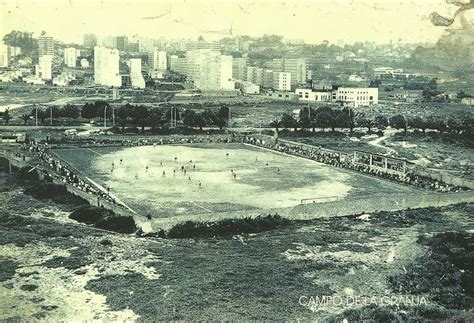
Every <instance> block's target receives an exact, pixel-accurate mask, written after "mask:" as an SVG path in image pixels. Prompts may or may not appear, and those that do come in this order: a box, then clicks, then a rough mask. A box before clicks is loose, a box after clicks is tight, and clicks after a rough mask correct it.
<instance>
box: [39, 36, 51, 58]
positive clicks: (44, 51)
mask: <svg viewBox="0 0 474 323" xmlns="http://www.w3.org/2000/svg"><path fill="white" fill-rule="evenodd" d="M43 55H54V41H53V37H50V36H46V35H42V36H39V37H38V56H40V57H41V56H43Z"/></svg>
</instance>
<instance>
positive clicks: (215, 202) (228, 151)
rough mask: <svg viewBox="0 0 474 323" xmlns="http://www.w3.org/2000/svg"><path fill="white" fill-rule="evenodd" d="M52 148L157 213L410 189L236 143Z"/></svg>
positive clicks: (272, 204)
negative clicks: (182, 168)
mask: <svg viewBox="0 0 474 323" xmlns="http://www.w3.org/2000/svg"><path fill="white" fill-rule="evenodd" d="M55 152H56V154H57V155H58V156H60V157H61V158H62V159H64V160H66V161H67V162H69V163H70V164H71V165H72V166H73V167H75V168H76V169H77V170H79V171H80V172H81V173H82V174H84V175H85V176H88V177H89V178H91V179H92V180H94V181H95V182H98V183H99V184H101V185H104V186H108V187H110V191H111V193H112V194H115V195H116V196H117V197H118V198H119V199H120V200H122V201H123V202H125V203H126V204H127V205H129V206H130V207H131V208H132V209H134V210H136V211H137V212H139V213H141V214H150V215H152V216H153V217H157V218H158V217H161V218H162V217H169V216H176V215H181V214H182V215H190V214H206V213H208V214H212V213H217V212H228V211H241V210H249V209H253V210H257V209H262V210H268V209H274V208H283V207H292V206H295V205H297V204H299V203H300V201H301V199H305V198H311V199H314V198H320V199H321V201H324V200H325V199H326V198H329V197H338V198H346V197H351V196H360V195H368V194H390V193H396V192H407V193H408V192H413V191H414V189H413V188H411V187H408V186H403V185H398V184H396V183H392V182H387V181H382V180H379V179H376V178H373V177H368V176H365V175H362V174H357V173H353V172H347V171H342V170H339V169H337V168H334V167H330V166H326V165H322V164H319V163H316V162H313V161H310V160H305V159H301V158H295V157H291V156H286V155H281V154H277V153H273V152H269V151H265V150H261V149H258V148H254V147H249V146H243V145H240V144H222V145H216V144H212V145H207V144H201V145H193V146H185V145H180V146H148V147H131V148H122V149H121V148H100V149H96V148H93V149H88V148H78V149H62V150H55ZM175 157H176V160H175ZM120 159H122V160H123V162H122V163H120ZM112 163H113V164H114V167H113V169H112ZM146 167H148V169H146ZM181 167H184V169H185V170H186V174H185V173H184V171H182V170H181ZM231 170H232V171H233V172H234V173H235V174H236V178H234V176H233V173H232V172H231ZM163 172H164V175H163ZM199 183H201V186H199Z"/></svg>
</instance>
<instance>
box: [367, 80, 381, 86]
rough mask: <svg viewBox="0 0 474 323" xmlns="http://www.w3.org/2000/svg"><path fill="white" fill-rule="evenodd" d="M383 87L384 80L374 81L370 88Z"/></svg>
mask: <svg viewBox="0 0 474 323" xmlns="http://www.w3.org/2000/svg"><path fill="white" fill-rule="evenodd" d="M381 85H382V80H379V79H377V80H373V81H370V84H369V87H376V88H378V87H380V86H381Z"/></svg>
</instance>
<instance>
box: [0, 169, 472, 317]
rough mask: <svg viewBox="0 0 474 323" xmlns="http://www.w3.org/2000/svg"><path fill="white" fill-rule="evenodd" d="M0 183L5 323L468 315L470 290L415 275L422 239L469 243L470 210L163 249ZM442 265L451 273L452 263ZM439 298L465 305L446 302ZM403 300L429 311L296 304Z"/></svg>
mask: <svg viewBox="0 0 474 323" xmlns="http://www.w3.org/2000/svg"><path fill="white" fill-rule="evenodd" d="M0 186H1V190H0V191H1V192H0V205H1V209H0V255H1V256H0V266H1V268H2V270H1V274H0V298H1V301H0V319H2V320H12V321H18V320H22V321H31V320H34V319H46V320H72V319H76V320H77V319H79V318H81V319H84V320H87V319H110V320H119V319H120V320H151V319H160V320H179V319H187V320H190V319H207V320H220V319H227V320H229V319H255V320H257V319H258V320H272V319H273V320H276V319H282V320H295V319H305V320H308V319H329V320H341V319H343V318H348V319H364V318H365V319H367V318H369V319H370V318H372V319H375V320H379V321H383V320H387V319H408V318H409V319H413V320H415V319H418V320H423V319H443V318H444V319H447V318H453V317H456V318H462V319H465V320H468V319H470V318H472V301H471V300H472V297H473V295H472V291H469V290H463V289H462V285H461V283H460V281H458V280H456V279H455V276H452V275H449V274H448V275H446V274H445V276H443V275H441V273H439V276H436V279H437V280H438V281H440V282H441V283H442V284H441V285H439V284H433V289H431V288H430V285H429V284H428V285H427V287H426V286H425V285H426V284H425V285H422V278H423V277H425V278H433V277H435V276H433V275H435V274H436V275H438V273H433V272H432V271H431V270H430V267H429V266H423V264H427V265H430V266H432V265H433V264H441V260H440V259H441V258H439V257H437V258H434V257H433V256H432V255H433V253H434V254H436V255H437V254H438V253H437V252H438V251H437V249H433V248H434V247H433V245H432V244H431V245H430V243H426V241H427V240H429V241H431V240H430V239H431V237H432V236H433V235H434V234H437V233H440V232H445V231H469V230H471V233H470V234H469V233H466V234H467V235H468V236H469V235H470V237H471V239H472V230H473V228H474V225H473V220H472V216H471V214H472V213H473V211H474V205H459V206H452V207H446V208H442V209H424V210H408V211H402V212H395V213H393V212H392V213H388V212H384V213H378V214H367V215H362V216H349V217H340V218H330V219H319V220H312V221H307V222H295V223H293V224H292V225H290V226H288V227H286V228H283V229H278V230H275V231H268V232H264V233H259V234H247V235H237V236H233V237H229V238H220V239H217V238H214V239H213V238H207V239H181V240H163V239H154V238H137V237H135V236H132V235H123V234H116V233H111V232H106V231H103V230H98V229H94V228H92V227H89V226H86V225H82V224H78V223H75V222H74V221H72V220H69V219H68V218H67V215H68V213H69V212H70V211H71V210H72V209H73V208H74V207H75V206H71V205H67V204H59V203H57V202H53V201H50V200H39V199H35V198H33V197H31V196H28V195H24V194H23V193H22V191H23V188H22V186H21V185H19V184H18V183H17V182H15V181H13V180H12V179H11V178H10V177H8V176H7V175H6V174H5V173H0ZM453 243H454V240H453ZM450 248H451V249H452V248H458V249H459V248H460V247H459V246H457V245H452V246H450ZM463 248H465V250H461V251H459V252H461V253H469V252H471V253H472V252H473V250H472V249H473V246H472V244H471V245H466V246H464V247H463ZM451 249H450V250H451ZM442 259H444V260H443V261H446V264H448V265H449V259H450V258H449V257H448V258H446V259H445V258H442ZM471 265H472V264H471ZM436 268H444V267H443V266H441V265H440V267H436ZM447 268H449V270H450V271H451V272H453V273H455V274H457V275H460V277H465V275H464V276H462V275H463V274H464V273H466V272H468V273H469V272H471V273H472V269H469V268H464V267H462V265H460V264H457V263H456V264H452V266H451V265H449V266H448V267H447ZM469 270H471V271H469ZM445 277H448V278H449V280H447V281H445ZM453 277H454V278H453ZM456 277H457V276H456ZM469 277H470V276H469ZM411 285H413V286H414V287H413V288H411V287H410V288H406V286H411ZM418 285H420V286H421V285H422V286H425V287H426V288H427V289H420V288H418V289H416V286H418ZM400 286H401V287H403V288H402V289H400ZM460 286H461V287H460ZM435 288H436V290H435ZM440 290H441V293H440ZM443 291H446V293H449V294H450V295H451V294H453V295H457V296H458V297H461V298H462V299H466V300H468V302H467V304H464V306H459V304H457V303H456V302H455V301H454V302H445V301H443V297H442V296H443V293H442V292H443ZM412 294H413V295H423V296H425V297H426V299H427V304H423V305H420V306H409V305H407V306H406V305H398V306H382V305H374V304H371V305H368V306H363V305H360V306H350V307H344V306H336V305H333V304H329V305H327V306H314V304H313V306H303V305H301V304H300V302H299V299H300V297H301V296H313V297H316V296H323V295H332V296H348V295H350V296H353V297H358V296H373V297H380V296H387V295H388V296H400V295H402V296H403V295H412ZM454 300H456V298H454ZM469 310H470V311H471V312H469Z"/></svg>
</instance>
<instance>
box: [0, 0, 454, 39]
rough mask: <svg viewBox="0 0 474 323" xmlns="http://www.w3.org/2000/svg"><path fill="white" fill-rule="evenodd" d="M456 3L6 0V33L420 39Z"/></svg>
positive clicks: (1, 7) (0, 24)
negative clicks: (433, 19) (433, 17)
mask: <svg viewBox="0 0 474 323" xmlns="http://www.w3.org/2000/svg"><path fill="white" fill-rule="evenodd" d="M455 10H456V7H455V6H453V5H448V4H446V1H445V0H311V1H310V0H283V1H281V0H217V1H215V0H214V1H209V0H172V1H168V0H0V34H1V35H3V34H6V33H8V32H10V31H11V30H21V31H32V32H34V36H38V35H39V34H40V33H41V31H43V30H44V31H46V32H47V33H48V34H49V35H51V36H53V37H54V38H56V39H59V40H61V41H64V42H67V43H68V42H75V43H82V39H83V34H85V33H94V34H97V35H99V36H114V35H127V36H133V35H138V36H140V37H149V38H160V37H166V38H192V39H195V38H197V37H198V36H200V35H202V36H203V37H204V39H206V40H216V39H219V38H221V37H225V36H226V34H225V33H226V32H227V31H228V30H229V29H230V27H231V25H232V31H233V35H249V36H261V35H263V34H278V35H282V36H283V37H284V38H286V39H304V40H305V42H306V43H320V42H322V41H323V40H328V41H329V42H331V43H341V42H344V43H353V42H355V41H375V42H377V43H388V42H390V41H393V42H403V43H419V42H435V41H436V40H437V39H438V38H439V36H440V35H441V34H442V33H443V31H444V28H443V27H435V26H433V25H432V24H431V23H430V21H429V18H428V16H429V14H430V13H431V12H432V11H438V12H439V13H440V14H446V15H452V14H453V13H454V12H455ZM165 13H166V14H165ZM162 14H165V15H164V16H162V17H160V18H156V19H143V18H144V17H150V16H159V15H162ZM210 31H214V32H215V31H217V33H212V32H210ZM219 32H220V33H219Z"/></svg>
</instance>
